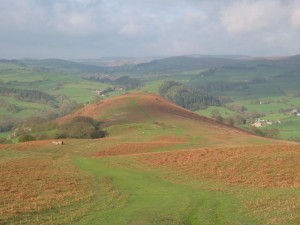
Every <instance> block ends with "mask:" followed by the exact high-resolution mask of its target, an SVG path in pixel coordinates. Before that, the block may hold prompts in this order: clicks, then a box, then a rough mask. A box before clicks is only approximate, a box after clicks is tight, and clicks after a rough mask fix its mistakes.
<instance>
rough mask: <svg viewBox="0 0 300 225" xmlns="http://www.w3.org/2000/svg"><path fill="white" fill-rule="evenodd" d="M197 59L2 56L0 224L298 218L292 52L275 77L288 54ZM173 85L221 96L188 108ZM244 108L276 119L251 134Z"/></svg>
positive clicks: (137, 224)
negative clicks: (110, 63)
mask: <svg viewBox="0 0 300 225" xmlns="http://www.w3.org/2000/svg"><path fill="white" fill-rule="evenodd" d="M199 60H200V61H201V57H200V58H196V59H193V60H190V59H189V58H188V57H187V59H185V60H182V58H179V59H178V58H175V61H174V59H167V60H166V59H165V61H164V60H162V61H160V60H157V61H154V62H152V63H151V62H150V63H147V62H146V63H143V64H137V65H136V64H133V65H125V66H120V67H108V68H104V67H96V68H95V67H94V66H92V67H89V66H87V65H85V66H83V65H82V64H80V63H79V64H76V63H75V64H70V63H69V62H68V63H67V62H65V61H56V60H55V61H53V60H51V61H49V60H48V61H41V62H35V61H30V62H28V61H24V62H23V64H20V62H18V63H16V62H9V63H8V62H7V61H5V62H1V63H0V70H1V73H0V81H1V82H0V88H1V87H2V89H0V90H2V92H0V93H2V94H1V96H0V100H1V108H0V116H1V128H2V130H1V131H2V133H1V137H2V140H5V141H3V143H2V144H0V180H1V182H0V196H1V199H0V224H49V225H50V224H112V225H114V224H115V225H120V224H121V225H126V224H128V225H148V224H149V225H155V224H157V225H174V224H181V225H189V224H191V225H192V224H193V225H198V224H199V225H200V224H207V225H209V224H211V225H215V224H220V225H221V224H237V225H238V224H257V225H260V224H261V225H265V224H278V225H281V224H287V225H289V224H290V225H294V224H299V223H300V217H299V215H300V204H299V203H300V189H299V186H300V176H299V174H300V145H299V143H297V142H292V141H288V139H290V138H291V137H295V140H297V137H299V136H300V135H299V129H298V128H299V127H298V122H299V121H298V119H299V118H300V117H298V116H297V114H296V115H294V114H293V115H292V114H290V112H291V111H292V110H294V109H298V108H299V104H298V98H299V97H298V93H297V91H298V89H297V85H296V83H297V82H298V78H295V79H294V80H293V81H294V82H293V84H291V83H292V82H291V80H289V79H290V78H289V77H290V76H292V77H295V76H296V77H298V71H299V70H298V69H297V63H294V64H293V63H292V62H294V61H293V60H294V58H291V59H289V60H292V61H288V62H290V63H289V64H288V65H289V66H290V67H291V68H293V70H295V71H296V72H291V73H290V74H289V75H288V76H287V77H283V76H281V77H280V78H277V77H278V75H280V74H283V73H284V72H285V71H287V67H286V66H285V63H287V62H286V61H284V62H282V61H278V62H273V61H272V62H269V61H268V62H265V63H266V64H268V65H267V66H266V65H264V66H262V67H263V68H262V67H261V66H259V65H257V64H258V63H257V62H255V63H254V62H253V61H251V60H250V61H246V62H244V61H242V62H241V61H238V63H239V64H236V63H237V61H236V60H237V59H226V60H220V59H216V61H215V60H214V59H205V60H203V59H202V60H203V62H202V63H199ZM50 62H51V63H50ZM54 62H55V63H54ZM58 62H59V63H58ZM181 62H184V63H185V64H184V65H181V64H180V63H181ZM187 62H188V63H187ZM297 62H298V61H297ZM26 63H27V64H26ZM44 63H46V64H44ZM161 63H162V64H161ZM174 63H176V66H175V67H174ZM232 63H233V64H234V65H236V67H238V68H224V67H228V66H230V65H232ZM241 63H243V66H241V65H240V64H241ZM269 63H272V65H269ZM276 63H278V65H277V67H279V66H280V68H279V69H278V68H277V67H275V68H277V69H272V67H274V65H273V64H276ZM244 64H246V65H247V66H248V67H249V68H250V69H249V68H248V69H245V68H244V66H245V65H244ZM67 65H69V66H67ZM212 65H215V67H216V68H214V69H213V70H212V67H213V66H212ZM149 67H151V68H149ZM266 67H268V69H266ZM42 68H43V69H42ZM189 68H190V69H189ZM95 70H96V72H95ZM7 71H9V72H7ZM212 71H213V74H210V73H212ZM234 71H235V72H234ZM245 71H246V72H245ZM247 71H248V72H247ZM258 71H260V72H258ZM100 74H101V75H100ZM103 74H106V75H108V76H105V75H104V77H103ZM258 74H260V79H263V81H262V80H260V79H258V80H256V79H257V76H258ZM124 77H125V78H124ZM222 77H226V79H225V78H224V79H223V78H222ZM96 78H97V79H96ZM98 78H99V79H98ZM102 78H109V80H107V79H105V80H102ZM120 78H122V79H120ZM221 78H222V79H223V80H222V79H221ZM278 79H279V80H278ZM137 80H138V81H139V82H138V83H137ZM171 80H172V81H174V82H175V84H176V85H175V86H174V87H175V88H173V89H172V88H171V89H170V90H168V92H166V93H167V94H166V96H165V98H164V97H162V96H160V95H158V94H159V92H160V89H161V85H162V84H165V82H166V81H171ZM245 80H249V81H247V82H246V81H245ZM176 82H179V84H178V83H176ZM287 82H290V84H291V85H289V84H288V83H287ZM181 84H182V85H181ZM221 84H222V85H221ZM275 84H276V86H275ZM135 85H136V86H135ZM275 87H276V88H275ZM107 88H110V89H109V90H110V91H109V92H107V93H106V94H105V95H104V96H102V93H101V94H100V95H98V94H97V93H95V90H105V89H107ZM194 88H195V89H194ZM186 89H189V91H190V92H187V91H186ZM200 89H201V90H203V92H202V91H199V90H200ZM29 90H34V91H35V92H33V93H34V94H32V95H30V93H32V92H30V91H29ZM107 90H108V89H107ZM178 90H180V91H181V92H180V91H179V92H178ZM180 93H181V94H182V93H188V94H191V95H186V96H188V97H187V98H185V100H186V99H189V100H191V99H193V98H192V97H193V94H194V93H197V96H200V97H202V96H205V97H207V96H209V97H211V98H209V99H210V100H212V99H213V98H214V99H215V100H220V102H222V101H223V103H221V104H220V105H209V104H210V103H211V102H212V101H206V102H205V105H203V104H200V106H201V107H200V108H199V109H197V110H195V111H194V112H193V111H190V110H189V109H186V108H183V107H181V106H179V105H177V104H175V103H174V102H172V101H171V100H170V99H172V100H174V101H175V100H178V99H176V98H175V97H177V98H178V97H182V96H184V95H180ZM38 96H39V97H38ZM186 96H185V97H186ZM220 96H223V97H226V99H227V100H228V98H230V101H227V100H226V99H225V98H220ZM212 97H213V98H212ZM169 98H170V99H169ZM168 99H169V100H168ZM224 99H225V100H224ZM183 102H185V101H184V100H183ZM203 102H204V101H203ZM203 102H202V103H203ZM216 102H217V101H214V104H215V103H216ZM225 102H226V103H225ZM189 103H190V102H189ZM206 104H208V105H206ZM186 105H193V106H195V107H198V106H199V105H198V104H193V102H192V103H190V104H186ZM202 107H203V108H202ZM241 109H242V110H241ZM10 110H15V111H10ZM213 112H214V113H213ZM254 112H255V113H256V114H255V115H254V117H253V118H252V117H250V116H249V114H251V113H252V114H254ZM252 114H251V115H252ZM237 116H240V117H242V118H243V120H240V121H244V119H245V121H247V123H239V124H236V122H235V121H236V120H237ZM209 117H212V118H209ZM229 117H232V119H233V120H234V122H233V123H228V121H229V119H228V118H229ZM221 118H222V119H221ZM251 119H254V120H255V119H260V120H265V121H277V120H280V121H281V123H280V124H266V125H265V126H267V128H270V127H275V128H277V129H278V130H279V136H278V137H277V139H273V138H268V137H261V136H258V135H257V134H255V133H254V131H253V130H251V129H250V128H249V124H251V123H252V120H251ZM8 122H12V124H9V123H8ZM253 122H255V121H253ZM16 129H18V130H16ZM257 129H262V130H264V129H265V127H262V128H257ZM18 132H21V133H18ZM12 133H15V134H16V135H15V137H12V138H10V139H9V141H8V140H7V136H8V135H10V136H11V135H12ZM18 135H20V136H18ZM99 135H100V136H99ZM29 136H30V137H31V138H34V139H30V138H29V139H26V138H25V137H27V138H28V137H29ZM24 138H25V139H24ZM23 140H24V142H22V141H23ZM57 140H62V141H63V144H54V143H53V142H55V141H57Z"/></svg>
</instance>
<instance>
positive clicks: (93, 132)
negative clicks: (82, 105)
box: [56, 116, 106, 139]
mask: <svg viewBox="0 0 300 225" xmlns="http://www.w3.org/2000/svg"><path fill="white" fill-rule="evenodd" d="M100 125H101V123H100V122H98V121H96V120H94V119H93V118H90V117H85V116H78V117H75V118H74V119H72V120H71V121H70V122H67V123H65V124H63V125H62V126H61V127H59V131H58V133H57V135H56V137H57V138H79V139H81V138H92V139H93V138H102V137H104V136H105V135H106V133H105V132H104V131H103V130H101V128H100Z"/></svg>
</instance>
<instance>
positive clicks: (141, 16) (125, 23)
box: [0, 0, 300, 59]
mask: <svg viewBox="0 0 300 225" xmlns="http://www.w3.org/2000/svg"><path fill="white" fill-rule="evenodd" d="M187 54H242V55H252V56H271V55H277V56H280V55H296V54H300V0H0V58H24V57H26V58H27V57H30V58H53V57H55V58H65V59H78V58H81V59H83V58H99V57H106V56H134V57H139V56H171V55H187Z"/></svg>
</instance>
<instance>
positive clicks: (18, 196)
mask: <svg viewBox="0 0 300 225" xmlns="http://www.w3.org/2000/svg"><path fill="white" fill-rule="evenodd" d="M0 180H1V182H0V196H1V198H0V224H1V223H13V222H16V221H18V220H19V221H20V223H21V222H22V221H27V223H29V224H34V223H43V224H45V223H46V221H40V220H39V219H38V220H37V221H36V219H34V220H32V218H33V217H35V218H36V217H37V215H38V214H39V213H40V212H42V211H45V210H50V211H51V210H54V211H60V210H61V209H62V208H63V207H65V206H70V205H72V204H76V203H79V202H82V201H86V200H88V199H89V198H90V197H91V196H92V192H91V191H89V190H90V185H91V182H92V181H91V177H89V176H88V175H87V174H85V173H83V172H81V171H78V170H76V169H75V168H74V167H73V166H72V165H70V164H69V162H68V161H67V160H56V161H55V160H52V159H51V158H30V159H27V158H21V159H13V160H12V159H11V160H6V161H5V162H2V163H0ZM58 209H59V210H58ZM77 213H78V212H77ZM47 218H48V217H46V216H45V217H44V219H47ZM53 219H54V218H52V217H51V216H50V217H49V218H48V222H50V221H52V220H53ZM50 223H51V222H50Z"/></svg>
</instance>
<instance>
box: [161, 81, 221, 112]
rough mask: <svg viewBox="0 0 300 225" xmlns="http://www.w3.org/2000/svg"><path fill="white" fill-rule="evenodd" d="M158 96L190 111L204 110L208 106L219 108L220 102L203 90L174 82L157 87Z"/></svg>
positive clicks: (167, 82)
mask: <svg viewBox="0 0 300 225" xmlns="http://www.w3.org/2000/svg"><path fill="white" fill-rule="evenodd" d="M159 94H160V95H161V96H163V97H165V98H167V99H169V100H170V101H172V102H174V103H176V104H178V105H180V106H182V107H184V108H187V109H190V110H193V111H195V110H198V109H205V108H207V107H208V106H220V105H221V102H220V100H219V99H218V98H217V97H214V96H212V95H210V94H208V93H207V92H205V91H204V90H203V89H198V88H193V87H189V86H186V85H184V84H182V83H179V82H175V81H165V82H164V83H163V84H162V85H161V86H160V87H159Z"/></svg>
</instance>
